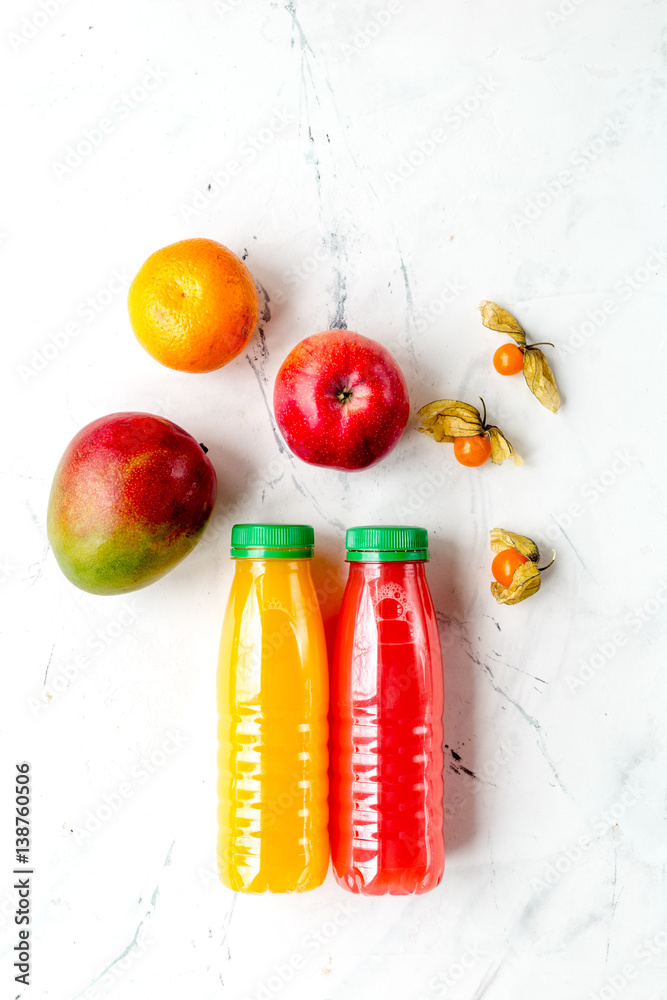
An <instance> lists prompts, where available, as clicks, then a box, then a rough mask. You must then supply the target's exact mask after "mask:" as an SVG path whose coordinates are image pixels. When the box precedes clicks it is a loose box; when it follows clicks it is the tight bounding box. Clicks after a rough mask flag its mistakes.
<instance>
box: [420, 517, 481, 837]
mask: <svg viewBox="0 0 667 1000" xmlns="http://www.w3.org/2000/svg"><path fill="white" fill-rule="evenodd" d="M429 549H430V563H429V567H428V569H427V574H428V580H429V586H430V589H431V593H432V595H433V603H434V605H435V610H436V616H437V619H438V628H439V631H440V643H441V646H442V660H443V672H444V682H445V708H444V713H443V726H444V740H443V743H444V754H445V763H444V779H445V789H444V811H445V850H446V851H447V853H450V852H451V851H455V850H457V849H459V848H461V847H462V846H463V845H464V844H465V843H466V842H467V841H469V840H471V839H472V837H473V836H474V833H475V826H476V813H477V809H476V795H477V791H478V787H479V785H480V783H479V780H478V778H477V777H476V774H475V770H476V763H475V761H476V756H477V752H476V740H475V671H474V669H473V666H474V665H473V661H472V659H471V653H472V650H471V647H470V638H469V636H468V630H467V623H466V620H465V604H464V600H463V595H462V593H461V590H460V588H459V587H458V586H457V581H459V580H462V579H465V560H464V558H463V556H462V552H461V551H460V549H459V548H458V546H457V545H456V544H455V543H454V542H452V541H451V540H446V539H442V538H437V537H434V536H433V534H431V535H430V538H429Z"/></svg>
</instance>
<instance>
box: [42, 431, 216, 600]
mask: <svg viewBox="0 0 667 1000" xmlns="http://www.w3.org/2000/svg"><path fill="white" fill-rule="evenodd" d="M216 490H217V480H216V474H215V469H214V468H213V465H212V464H211V462H210V460H209V458H208V457H207V456H206V454H205V452H204V450H203V449H202V447H201V446H200V445H199V444H198V443H197V441H195V439H194V438H193V437H192V436H191V435H190V434H188V433H187V431H184V430H183V429H182V428H181V427H178V426H177V425H176V424H174V423H172V422H171V421H170V420H165V419H164V418H163V417H156V416H154V415H153V414H151V413H113V414H111V415H110V416H106V417H100V418H99V419H98V420H94V421H93V422H92V423H90V424H88V425H87V426H86V427H84V428H82V430H80V431H79V432H78V434H76V435H75V437H74V438H72V440H71V441H70V443H69V445H68V446H67V448H66V449H65V453H64V455H63V457H62V458H61V460H60V463H59V465H58V468H57V469H56V473H55V476H54V479H53V485H52V487H51V495H50V497H49V506H48V513H47V533H48V537H49V541H50V543H51V547H52V549H53V552H54V555H55V557H56V559H57V561H58V565H59V566H60V568H61V569H62V571H63V573H64V574H65V576H66V577H67V579H68V580H70V581H71V582H72V583H73V584H75V585H76V586H77V587H80V588H81V589H82V590H86V591H88V592H89V593H91V594H125V593H127V592H128V591H131V590H138V589H139V588H141V587H147V586H148V585H149V584H150V583H154V582H155V581H156V580H159V579H160V577H161V576H164V574H165V573H167V572H168V571H169V570H170V569H172V568H173V567H174V566H175V565H176V564H177V563H178V562H180V560H181V559H183V558H184V557H185V556H186V555H187V554H188V553H189V552H191V551H192V549H193V548H194V547H195V545H196V544H197V542H198V541H199V539H200V537H201V535H202V533H203V531H204V528H205V527H206V523H207V521H208V519H209V516H210V514H211V511H212V510H213V505H214V503H215V497H216Z"/></svg>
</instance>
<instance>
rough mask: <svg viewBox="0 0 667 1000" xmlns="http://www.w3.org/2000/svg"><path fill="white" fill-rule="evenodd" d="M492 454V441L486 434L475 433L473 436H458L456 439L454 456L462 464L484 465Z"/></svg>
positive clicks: (472, 466) (471, 465)
mask: <svg viewBox="0 0 667 1000" xmlns="http://www.w3.org/2000/svg"><path fill="white" fill-rule="evenodd" d="M490 456H491V442H490V441H489V439H488V437H487V436H486V434H473V435H472V437H457V438H455V439H454V457H455V458H456V460H457V462H460V463H461V465H468V466H470V467H471V468H474V467H475V466H477V465H484V463H485V462H486V460H487V459H488V458H490Z"/></svg>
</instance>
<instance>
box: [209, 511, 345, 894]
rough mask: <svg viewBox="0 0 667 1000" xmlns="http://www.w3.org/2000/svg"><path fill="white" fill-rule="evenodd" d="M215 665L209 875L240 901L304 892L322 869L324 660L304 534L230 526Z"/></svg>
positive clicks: (325, 848) (294, 529) (325, 846)
mask: <svg viewBox="0 0 667 1000" xmlns="http://www.w3.org/2000/svg"><path fill="white" fill-rule="evenodd" d="M231 555H232V558H233V559H235V560H236V568H235V573H234V578H233V582H232V586H231V592H230V595H229V600H228V603H227V610H226V613H225V618H224V623H223V626H222V636H221V639H220V655H219V660H218V830H219V834H218V870H219V872H220V878H221V880H222V882H223V883H224V884H225V885H226V886H227V887H228V888H230V889H234V890H238V891H241V892H265V891H269V892H304V891H305V890H307V889H314V888H315V887H316V886H318V885H320V884H321V882H323V880H324V878H325V876H326V872H327V868H328V864H329V838H328V831H327V821H328V804H327V794H328V775H327V767H328V752H327V737H328V722H327V711H328V698H329V680H328V672H327V653H326V645H325V639H324V629H323V627H322V618H321V615H320V609H319V605H318V602H317V598H316V595H315V588H314V586H313V581H312V578H311V575H310V564H309V560H310V559H311V558H312V555H313V529H312V528H311V527H310V526H309V525H304V524H236V525H234V528H233V529H232V550H231Z"/></svg>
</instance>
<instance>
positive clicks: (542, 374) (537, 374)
mask: <svg viewBox="0 0 667 1000" xmlns="http://www.w3.org/2000/svg"><path fill="white" fill-rule="evenodd" d="M523 377H524V378H525V380H526V385H527V386H528V388H529V389H530V391H531V392H532V394H533V395H534V396H536V397H537V398H538V399H539V401H540V403H541V404H542V406H546V408H547V410H551V412H552V413H558V411H559V409H560V394H559V392H558V388H557V386H556V380H555V378H554V376H553V372H552V371H551V368H550V367H549V365H548V364H547V359H546V358H545V357H544V354H543V353H542V351H541V350H540V349H539V347H526V348H525V350H524V352H523Z"/></svg>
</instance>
